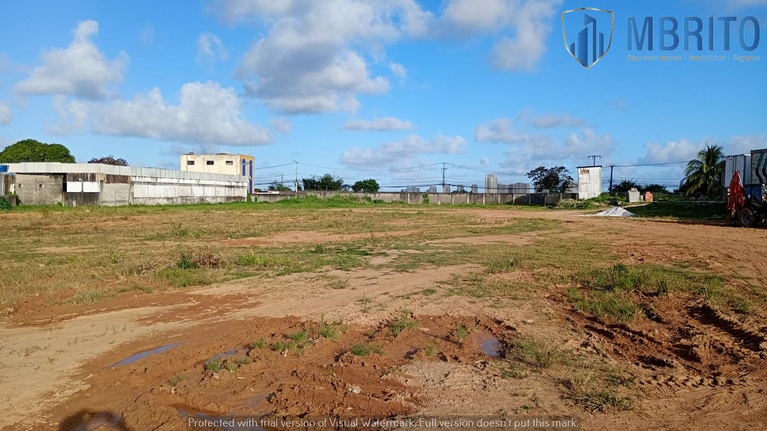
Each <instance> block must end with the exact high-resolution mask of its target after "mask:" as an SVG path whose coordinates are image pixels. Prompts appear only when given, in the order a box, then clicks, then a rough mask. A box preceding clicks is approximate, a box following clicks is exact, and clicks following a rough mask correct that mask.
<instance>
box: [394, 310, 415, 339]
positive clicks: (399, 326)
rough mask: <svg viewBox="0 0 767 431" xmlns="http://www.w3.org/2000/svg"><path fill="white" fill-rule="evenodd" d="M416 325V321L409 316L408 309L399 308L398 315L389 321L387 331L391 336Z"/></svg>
mask: <svg viewBox="0 0 767 431" xmlns="http://www.w3.org/2000/svg"><path fill="white" fill-rule="evenodd" d="M417 327H418V322H416V321H415V320H414V319H413V318H412V317H410V311H409V310H400V314H399V317H397V318H396V319H394V320H392V321H391V322H389V332H390V333H391V335H392V336H393V337H396V336H397V335H399V334H400V332H402V331H406V330H411V329H415V328H417Z"/></svg>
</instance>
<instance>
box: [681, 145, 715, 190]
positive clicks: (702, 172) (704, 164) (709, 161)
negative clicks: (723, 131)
mask: <svg viewBox="0 0 767 431" xmlns="http://www.w3.org/2000/svg"><path fill="white" fill-rule="evenodd" d="M723 169H724V153H723V152H722V147H720V146H719V145H706V148H704V149H702V150H700V151H699V152H698V155H697V157H696V158H695V159H694V160H690V162H689V163H687V168H685V170H684V175H685V178H684V180H683V183H682V187H681V191H683V192H684V194H685V195H687V196H691V195H703V196H716V195H718V194H719V193H721V191H722V185H721V184H720V183H719V177H720V176H721V175H722V170H723Z"/></svg>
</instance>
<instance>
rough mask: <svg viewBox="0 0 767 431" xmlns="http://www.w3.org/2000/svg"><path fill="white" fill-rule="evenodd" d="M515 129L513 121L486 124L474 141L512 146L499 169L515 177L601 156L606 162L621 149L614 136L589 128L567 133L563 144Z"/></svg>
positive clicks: (499, 120)
mask: <svg viewBox="0 0 767 431" xmlns="http://www.w3.org/2000/svg"><path fill="white" fill-rule="evenodd" d="M523 114H524V113H523ZM558 122H559V121H557V123H558ZM551 123H552V121H549V119H546V121H542V124H543V125H544V126H548V125H550V124H551ZM512 126H513V123H512V120H511V119H509V118H498V119H495V120H491V121H487V122H484V123H482V124H480V125H479V127H477V130H476V134H475V140H476V141H477V142H491V143H502V144H510V146H509V149H508V150H507V151H506V157H505V159H504V160H503V161H501V162H500V166H501V167H503V168H504V169H505V170H507V171H508V172H509V173H512V174H515V175H523V174H525V173H526V172H528V171H530V170H531V169H532V168H534V167H536V166H541V165H546V166H549V165H578V164H585V163H586V160H587V159H586V156H588V155H590V154H600V155H602V156H603V157H605V158H607V157H610V155H611V154H612V153H613V152H614V151H615V150H616V149H617V147H618V142H617V141H616V140H615V139H613V138H612V136H610V135H608V134H602V135H600V134H597V133H596V132H595V131H594V130H592V129H590V128H588V127H584V128H581V129H580V130H579V131H578V132H571V133H568V134H567V135H565V137H564V138H563V139H562V140H561V142H557V140H556V139H555V138H554V137H552V136H549V135H545V134H540V133H532V134H531V133H526V132H524V131H517V130H514V128H513V127H512ZM542 127H543V126H542Z"/></svg>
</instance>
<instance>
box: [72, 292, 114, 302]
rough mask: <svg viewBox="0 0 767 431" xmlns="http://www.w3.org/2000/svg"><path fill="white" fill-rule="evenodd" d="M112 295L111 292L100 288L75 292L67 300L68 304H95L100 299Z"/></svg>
mask: <svg viewBox="0 0 767 431" xmlns="http://www.w3.org/2000/svg"><path fill="white" fill-rule="evenodd" d="M110 296H112V294H111V293H109V292H103V291H98V290H83V291H80V292H77V293H75V294H74V295H73V296H72V297H71V298H69V299H67V300H66V303H68V304H95V303H97V302H99V301H100V300H102V299H104V298H107V297H110Z"/></svg>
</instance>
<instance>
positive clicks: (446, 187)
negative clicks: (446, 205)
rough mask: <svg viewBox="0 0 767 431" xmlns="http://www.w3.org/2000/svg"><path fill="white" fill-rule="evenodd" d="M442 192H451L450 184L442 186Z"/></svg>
mask: <svg viewBox="0 0 767 431" xmlns="http://www.w3.org/2000/svg"><path fill="white" fill-rule="evenodd" d="M442 193H450V184H445V185H443V186H442Z"/></svg>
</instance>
